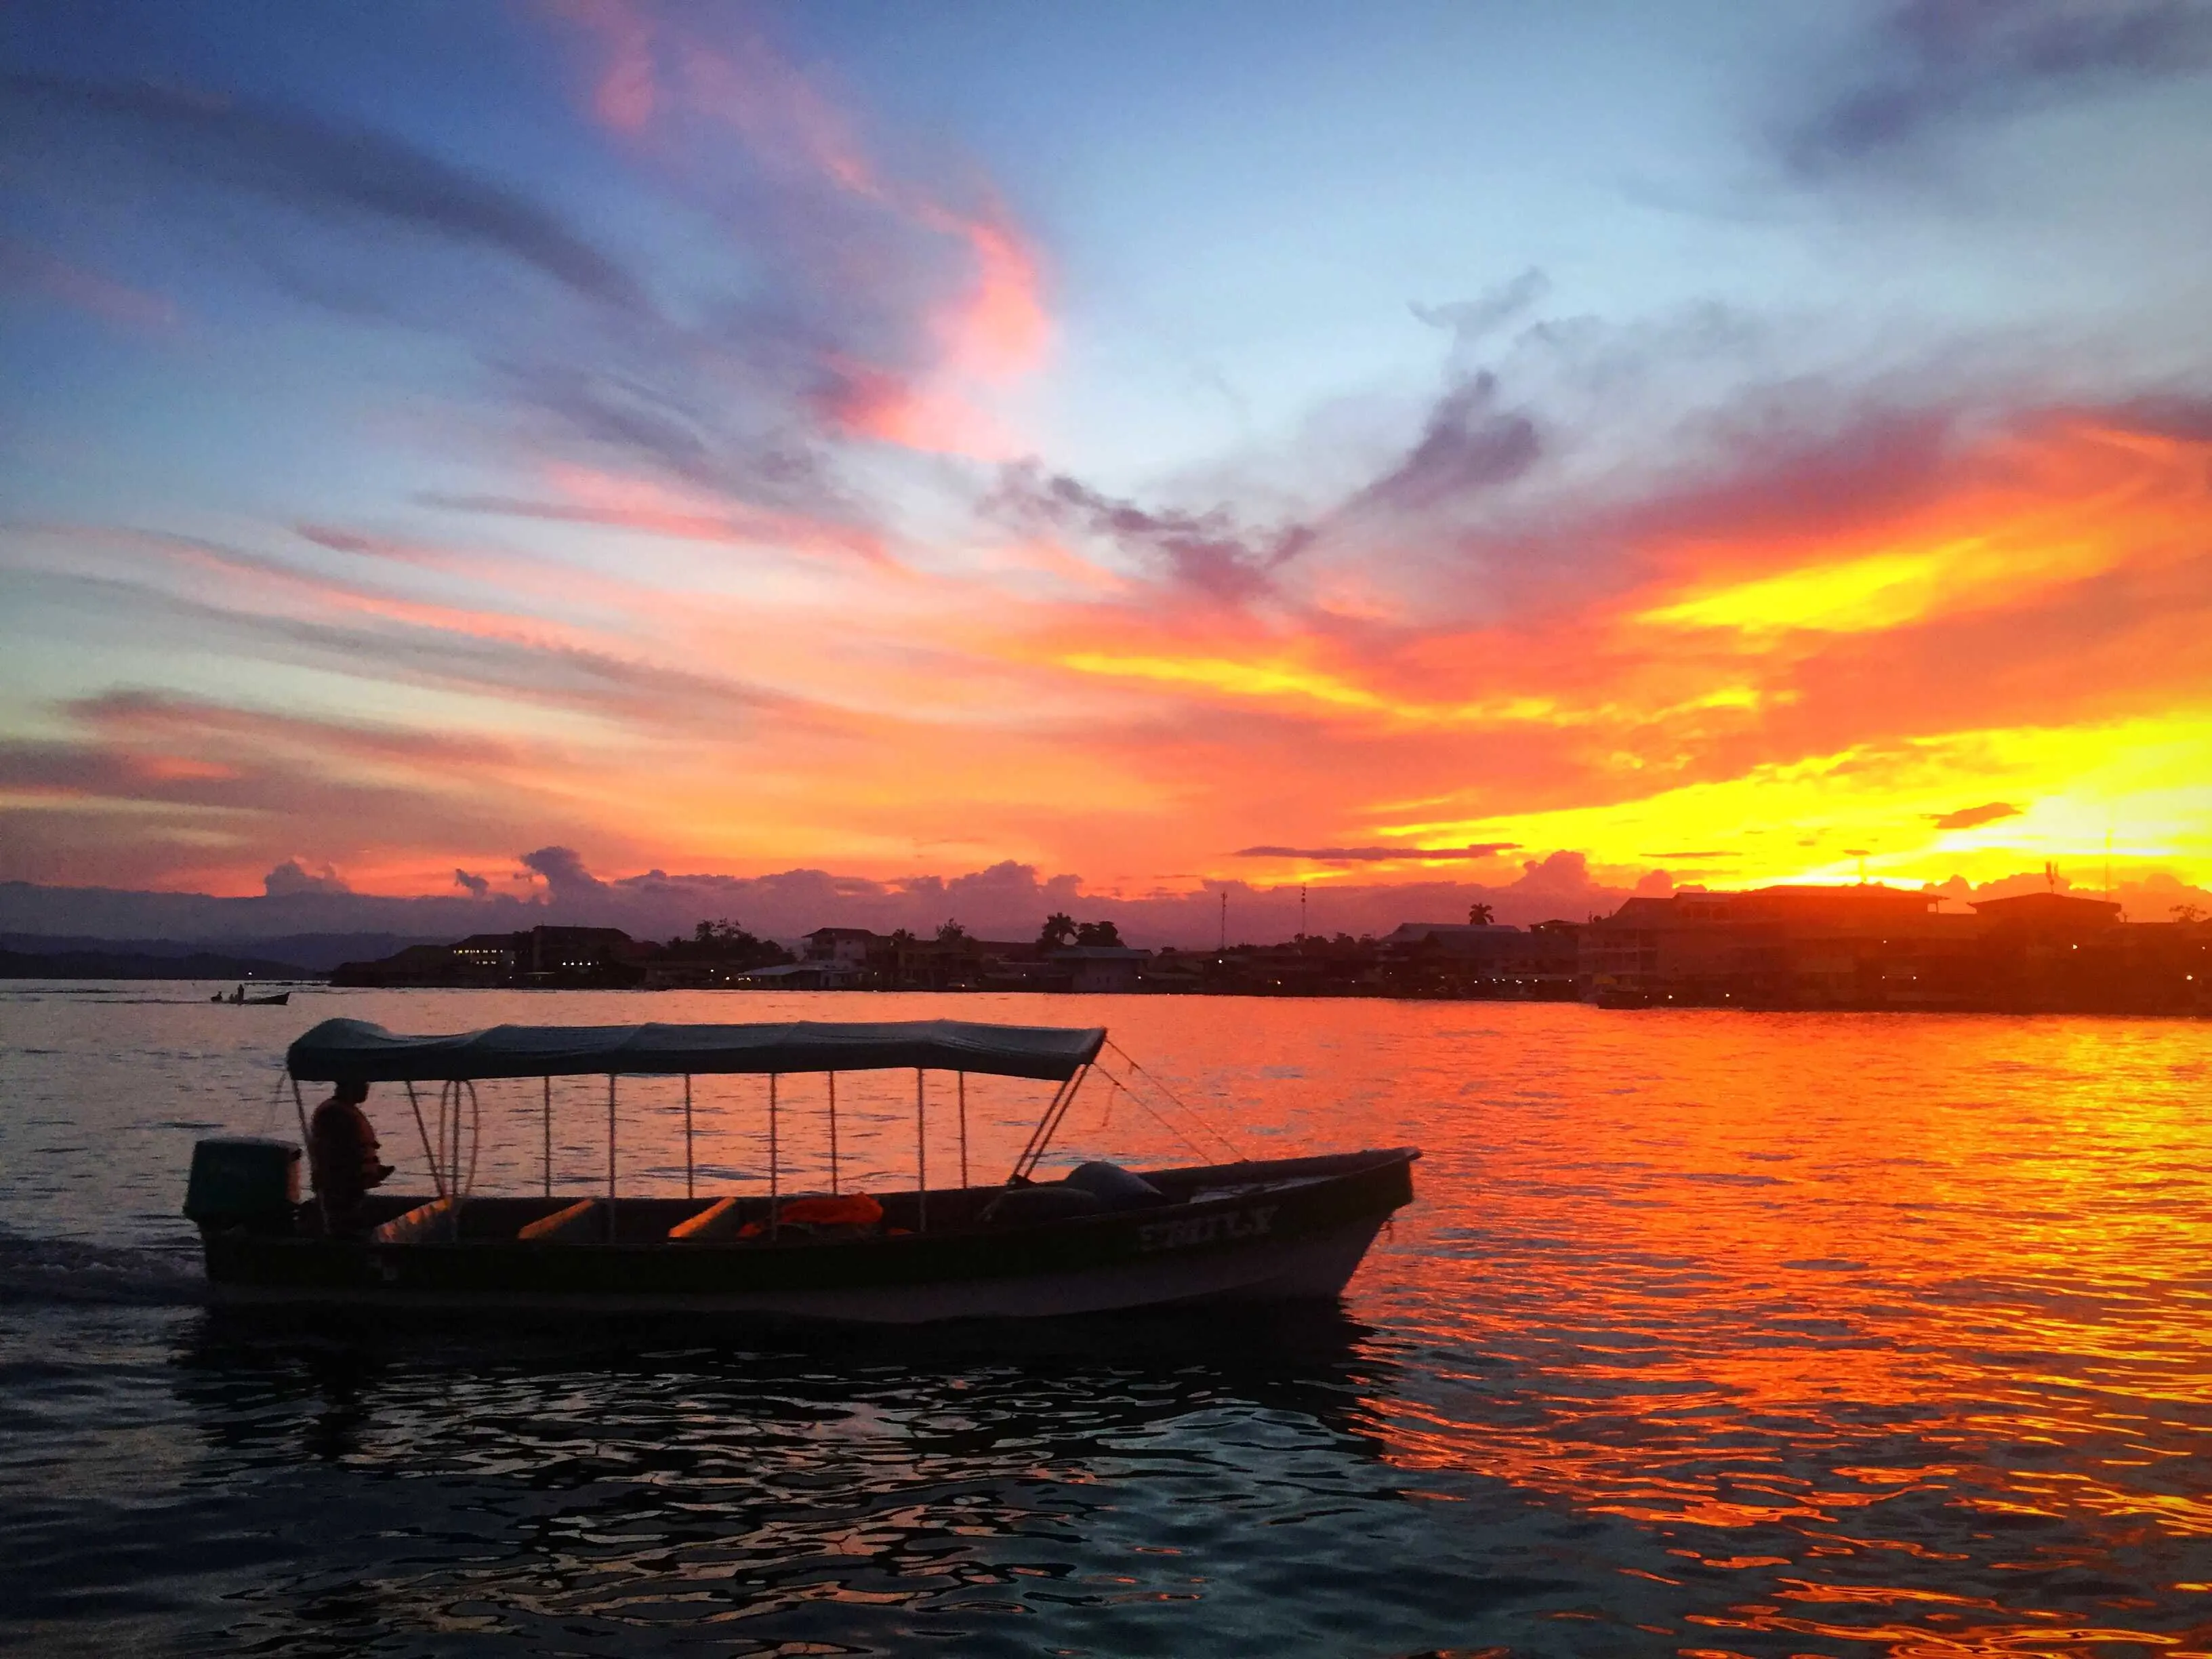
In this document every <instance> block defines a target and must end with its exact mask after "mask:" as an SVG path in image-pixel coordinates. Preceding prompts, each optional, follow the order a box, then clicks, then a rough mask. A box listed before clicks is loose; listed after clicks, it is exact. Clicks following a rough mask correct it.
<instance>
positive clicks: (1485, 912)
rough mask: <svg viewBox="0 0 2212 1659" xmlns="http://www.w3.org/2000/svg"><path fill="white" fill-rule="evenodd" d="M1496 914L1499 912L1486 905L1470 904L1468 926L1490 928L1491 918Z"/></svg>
mask: <svg viewBox="0 0 2212 1659" xmlns="http://www.w3.org/2000/svg"><path fill="white" fill-rule="evenodd" d="M1496 914H1497V912H1495V911H1494V910H1492V908H1490V907H1489V906H1488V905H1486V904H1470V905H1468V907H1467V925H1468V927H1489V926H1490V919H1491V917H1492V916H1493V915H1496Z"/></svg>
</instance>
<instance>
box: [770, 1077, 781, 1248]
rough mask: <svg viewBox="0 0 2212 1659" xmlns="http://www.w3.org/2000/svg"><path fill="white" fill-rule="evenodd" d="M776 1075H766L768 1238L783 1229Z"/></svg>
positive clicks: (773, 1236)
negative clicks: (777, 1135)
mask: <svg viewBox="0 0 2212 1659" xmlns="http://www.w3.org/2000/svg"><path fill="white" fill-rule="evenodd" d="M775 1080H776V1073H774V1072H770V1073H769V1074H768V1236H769V1237H770V1238H775V1237H777V1236H778V1235H779V1234H780V1233H781V1231H782V1229H783V1214H782V1212H783V1203H782V1189H781V1180H782V1172H781V1169H780V1168H779V1165H780V1164H781V1148H780V1147H779V1146H778V1145H777V1143H776V1121H775V1120H776V1101H775Z"/></svg>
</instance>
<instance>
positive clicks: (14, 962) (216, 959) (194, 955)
mask: <svg viewBox="0 0 2212 1659" xmlns="http://www.w3.org/2000/svg"><path fill="white" fill-rule="evenodd" d="M319 977H320V976H319V975H315V974H311V973H309V972H307V970H306V969H302V968H300V967H298V966H296V965H295V964H294V963H289V962H273V961H270V960H269V959H268V958H267V957H228V956H218V955H216V954H215V953H214V952H212V951H188V952H186V953H185V954H183V955H173V956H156V955H154V954H151V953H149V952H147V951H127V950H116V949H114V948H113V947H112V946H109V947H106V948H102V949H98V950H89V951H9V950H0V979H222V980H229V981H234V982H236V981H246V980H272V979H314V978H319Z"/></svg>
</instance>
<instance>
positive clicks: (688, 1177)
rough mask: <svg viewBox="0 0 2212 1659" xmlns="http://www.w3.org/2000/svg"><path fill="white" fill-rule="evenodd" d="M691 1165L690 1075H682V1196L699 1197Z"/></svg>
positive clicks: (687, 1073)
mask: <svg viewBox="0 0 2212 1659" xmlns="http://www.w3.org/2000/svg"><path fill="white" fill-rule="evenodd" d="M694 1179H695V1177H694V1176H693V1173H692V1164H691V1073H689V1072H686V1073H684V1197H686V1198H696V1197H698V1196H699V1194H698V1191H697V1189H696V1187H695V1186H694V1184H693V1182H694Z"/></svg>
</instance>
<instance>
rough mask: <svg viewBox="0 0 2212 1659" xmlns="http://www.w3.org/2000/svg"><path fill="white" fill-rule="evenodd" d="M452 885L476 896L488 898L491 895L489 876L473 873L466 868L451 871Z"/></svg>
mask: <svg viewBox="0 0 2212 1659" xmlns="http://www.w3.org/2000/svg"><path fill="white" fill-rule="evenodd" d="M453 885H454V886H456V887H458V888H459V889H460V890H462V891H464V892H465V893H468V894H470V895H471V896H474V897H477V898H489V896H491V878H489V876H479V875H473V874H471V872H468V871H466V870H456V871H454V872H453Z"/></svg>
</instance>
